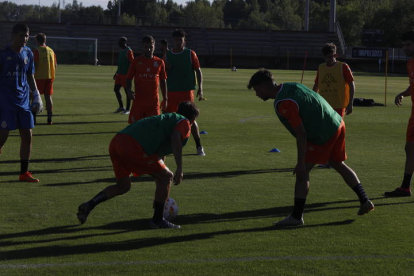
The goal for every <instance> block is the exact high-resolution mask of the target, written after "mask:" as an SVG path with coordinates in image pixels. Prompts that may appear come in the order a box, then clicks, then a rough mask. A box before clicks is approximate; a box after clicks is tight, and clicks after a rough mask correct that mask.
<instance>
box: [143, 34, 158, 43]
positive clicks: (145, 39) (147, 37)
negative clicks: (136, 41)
mask: <svg viewBox="0 0 414 276" xmlns="http://www.w3.org/2000/svg"><path fill="white" fill-rule="evenodd" d="M141 43H142V44H144V43H155V40H154V38H153V37H152V36H150V35H145V36H144V37H143V38H142V40H141Z"/></svg>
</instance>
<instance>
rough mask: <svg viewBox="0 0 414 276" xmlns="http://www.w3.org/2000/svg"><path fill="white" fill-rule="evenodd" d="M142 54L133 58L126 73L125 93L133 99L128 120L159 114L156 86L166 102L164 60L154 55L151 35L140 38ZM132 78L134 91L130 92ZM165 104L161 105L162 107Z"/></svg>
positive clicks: (165, 102)
mask: <svg viewBox="0 0 414 276" xmlns="http://www.w3.org/2000/svg"><path fill="white" fill-rule="evenodd" d="M142 48H143V54H142V55H140V56H139V57H137V58H136V59H134V60H133V61H132V63H131V65H130V67H129V70H128V74H127V88H126V91H127V94H128V96H129V98H131V99H133V102H132V109H131V113H130V114H129V119H128V122H129V123H130V124H131V123H133V122H135V121H138V120H140V119H142V118H145V117H149V116H154V115H160V114H161V111H160V103H159V96H158V87H160V88H161V93H162V97H163V100H164V101H163V103H164V104H167V100H168V97H167V81H166V79H167V74H166V73H165V65H164V61H163V60H162V59H160V58H158V57H155V56H154V50H155V41H154V38H153V37H152V36H144V37H143V38H142ZM132 80H134V84H135V92H132V90H131V88H132ZM164 108H165V106H163V109H164Z"/></svg>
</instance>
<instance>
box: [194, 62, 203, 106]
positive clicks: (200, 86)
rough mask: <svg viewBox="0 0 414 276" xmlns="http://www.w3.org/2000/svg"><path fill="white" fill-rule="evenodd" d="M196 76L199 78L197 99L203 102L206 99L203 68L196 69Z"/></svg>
mask: <svg viewBox="0 0 414 276" xmlns="http://www.w3.org/2000/svg"><path fill="white" fill-rule="evenodd" d="M195 72H196V76H197V83H198V91H197V97H198V100H199V101H201V100H203V99H204V97H203V73H202V72H201V68H200V67H199V68H197V69H195Z"/></svg>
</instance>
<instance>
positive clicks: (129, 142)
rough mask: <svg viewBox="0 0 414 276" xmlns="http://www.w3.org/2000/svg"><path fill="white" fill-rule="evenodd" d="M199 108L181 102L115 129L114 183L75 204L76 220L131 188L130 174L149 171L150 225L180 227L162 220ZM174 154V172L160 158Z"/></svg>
mask: <svg viewBox="0 0 414 276" xmlns="http://www.w3.org/2000/svg"><path fill="white" fill-rule="evenodd" d="M198 115H199V111H198V108H197V107H196V106H195V104H194V103H191V102H182V103H180V105H179V106H178V110H177V113H167V114H162V115H157V116H152V117H147V118H144V119H142V120H139V121H137V122H135V123H132V124H130V125H129V126H128V127H126V128H125V129H123V130H121V131H120V132H118V134H116V135H115V137H114V138H113V139H112V141H111V143H110V145H109V154H110V156H111V161H112V165H113V168H114V172H115V176H116V184H115V185H112V186H108V187H107V188H105V189H104V190H103V191H101V192H100V193H99V194H97V195H96V196H95V197H94V198H92V199H91V200H89V201H88V202H85V203H82V204H81V205H80V206H79V207H78V214H77V216H78V219H79V221H80V222H81V223H82V224H83V223H85V221H86V219H87V217H88V215H89V213H90V212H91V211H92V210H93V209H94V208H95V207H96V205H98V204H100V203H102V202H104V201H106V200H108V199H111V198H113V197H115V196H118V195H122V194H125V193H126V192H128V191H129V190H130V189H131V179H130V175H131V173H134V175H135V176H140V175H144V174H149V175H151V176H153V177H154V178H155V184H156V188H155V198H154V203H153V207H154V215H153V217H152V220H151V221H150V227H151V228H155V229H157V228H181V227H180V226H179V225H175V224H172V223H171V222H169V221H168V220H166V219H164V216H163V212H164V204H165V201H166V200H167V199H168V197H169V194H170V187H171V182H173V181H174V184H175V185H178V184H180V182H181V181H182V179H183V166H182V148H183V146H185V144H186V143H187V140H188V137H189V136H190V133H191V124H193V123H194V120H195V119H196V118H197V117H198ZM171 153H172V154H173V155H174V159H175V163H176V165H177V170H176V172H175V174H173V173H172V172H171V171H170V169H168V167H167V166H166V165H165V164H164V162H163V159H162V158H163V157H164V156H165V155H167V154H171Z"/></svg>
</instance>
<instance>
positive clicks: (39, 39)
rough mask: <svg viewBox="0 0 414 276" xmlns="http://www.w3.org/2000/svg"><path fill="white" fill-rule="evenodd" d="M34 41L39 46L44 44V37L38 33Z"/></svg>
mask: <svg viewBox="0 0 414 276" xmlns="http://www.w3.org/2000/svg"><path fill="white" fill-rule="evenodd" d="M36 40H37V42H39V43H40V44H44V43H46V35H45V34H44V33H38V34H37V35H36Z"/></svg>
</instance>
